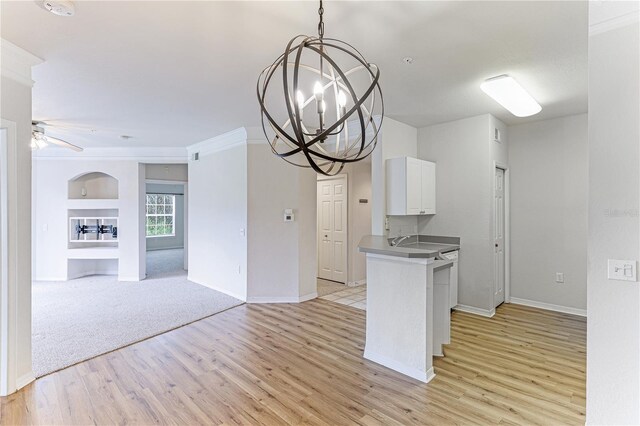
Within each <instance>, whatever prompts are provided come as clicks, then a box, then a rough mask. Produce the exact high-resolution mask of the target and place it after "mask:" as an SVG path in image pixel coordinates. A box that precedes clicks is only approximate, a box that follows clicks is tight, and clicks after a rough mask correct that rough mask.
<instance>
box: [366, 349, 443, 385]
mask: <svg viewBox="0 0 640 426" xmlns="http://www.w3.org/2000/svg"><path fill="white" fill-rule="evenodd" d="M364 357H365V358H366V359H368V360H369V361H373V362H375V363H376V364H380V365H382V366H384V367H387V368H390V369H392V370H394V371H397V372H398V373H402V374H404V375H405V376H409V377H411V378H413V379H416V380H420V381H421V382H423V383H429V382H430V381H431V380H432V379H433V378H434V377H436V374H435V373H434V370H433V367H431V368H429V370H427V371H422V370H418V369H417V368H415V367H411V366H408V365H405V364H402V363H400V362H398V361H396V360H395V359H391V358H388V357H386V356H384V355H380V354H375V353H372V352H371V351H368V350H367V349H365V350H364Z"/></svg>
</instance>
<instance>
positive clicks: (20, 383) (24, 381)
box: [16, 371, 36, 389]
mask: <svg viewBox="0 0 640 426" xmlns="http://www.w3.org/2000/svg"><path fill="white" fill-rule="evenodd" d="M35 379H36V375H35V374H33V371H29V372H28V373H27V374H23V375H22V376H20V377H18V378H17V379H16V389H22V388H23V387H25V386H27V385H28V384H29V383H31V382H33V381H34V380H35Z"/></svg>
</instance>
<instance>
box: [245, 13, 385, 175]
mask: <svg viewBox="0 0 640 426" xmlns="http://www.w3.org/2000/svg"><path fill="white" fill-rule="evenodd" d="M323 14H324V8H323V4H322V1H320V7H319V9H318V15H319V23H318V37H311V36H305V35H299V36H296V37H294V38H292V39H291V40H290V41H289V42H288V43H287V46H286V48H285V51H284V53H282V54H281V55H280V56H278V58H276V60H275V61H274V62H273V63H272V64H271V65H270V66H268V67H266V68H265V69H264V70H263V71H262V73H261V74H260V76H259V77H258V83H257V87H256V92H257V97H258V102H259V103H260V111H261V116H262V128H263V131H264V133H265V136H266V137H267V139H268V140H269V143H270V146H271V150H272V151H273V152H274V154H276V155H278V156H279V157H280V158H282V159H284V160H285V161H287V162H289V163H291V164H295V165H297V166H301V167H311V168H312V169H313V170H315V171H316V172H317V173H321V174H324V175H335V174H337V173H340V171H341V170H342V169H343V168H344V166H345V164H348V163H352V162H356V161H360V160H362V159H364V158H366V157H367V156H368V155H370V154H371V152H372V151H373V149H374V148H375V146H376V143H377V138H378V133H379V131H380V125H381V122H382V117H383V115H384V103H383V100H382V91H381V89H380V84H379V81H380V70H379V69H378V67H377V66H376V65H374V64H371V63H369V62H367V61H366V60H365V59H364V57H363V56H362V54H360V52H359V51H358V50H357V49H355V48H354V47H353V46H351V45H350V44H348V43H345V42H343V41H341V40H337V39H330V38H329V39H325V38H324V21H323ZM316 61H317V62H316ZM314 62H315V63H316V64H318V66H317V67H316V66H313V65H312V64H313V63H314ZM278 72H281V78H274V77H276V73H278ZM311 87H312V88H313V94H312V95H310V96H309V89H310V88H311ZM305 90H306V91H307V92H306V93H307V96H305V94H304V91H305ZM283 101H284V108H271V107H270V106H269V105H271V104H274V102H276V105H277V104H278V103H281V102H283ZM314 105H315V110H314V109H313V106H314Z"/></svg>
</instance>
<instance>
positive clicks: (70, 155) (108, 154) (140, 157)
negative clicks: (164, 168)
mask: <svg viewBox="0 0 640 426" xmlns="http://www.w3.org/2000/svg"><path fill="white" fill-rule="evenodd" d="M32 158H33V159H34V160H100V161H106V160H131V161H137V162H140V163H149V164H154V163H155V164H180V163H186V162H187V161H188V159H189V157H188V155H187V149H186V148H168V147H162V148H158V147H155V148H154V147H136V148H125V147H112V148H85V149H84V151H81V152H75V151H71V150H68V149H64V148H45V149H41V150H38V151H34V152H33V156H32Z"/></svg>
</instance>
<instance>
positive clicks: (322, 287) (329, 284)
mask: <svg viewBox="0 0 640 426" xmlns="http://www.w3.org/2000/svg"><path fill="white" fill-rule="evenodd" d="M348 288H349V287H347V286H346V285H344V284H341V283H337V282H335V281H329V280H323V279H322V278H318V297H322V296H326V295H328V294H331V293H336V292H338V291H342V290H346V289H348Z"/></svg>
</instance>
